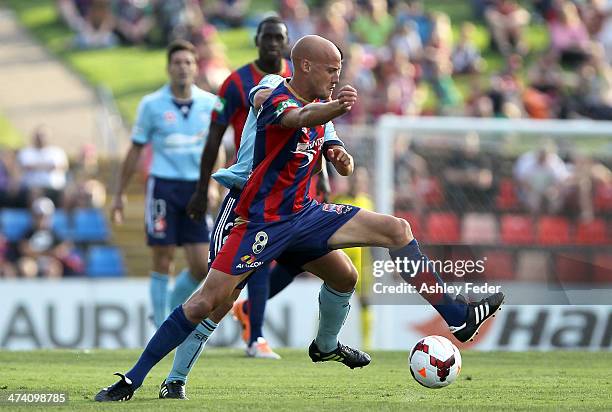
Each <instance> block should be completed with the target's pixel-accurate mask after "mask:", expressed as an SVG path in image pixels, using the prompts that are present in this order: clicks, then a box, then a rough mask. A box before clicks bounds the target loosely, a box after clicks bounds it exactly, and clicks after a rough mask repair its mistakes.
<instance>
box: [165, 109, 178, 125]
mask: <svg viewBox="0 0 612 412" xmlns="http://www.w3.org/2000/svg"><path fill="white" fill-rule="evenodd" d="M164 121H165V122H166V123H174V122H176V114H175V113H174V112H171V111H167V112H164Z"/></svg>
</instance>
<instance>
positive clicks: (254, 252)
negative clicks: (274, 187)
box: [212, 200, 359, 275]
mask: <svg viewBox="0 0 612 412" xmlns="http://www.w3.org/2000/svg"><path fill="white" fill-rule="evenodd" d="M358 211H359V208H358V207H356V206H350V205H340V204H331V203H318V202H316V201H314V200H313V201H312V202H311V203H310V204H309V205H308V206H305V207H304V209H303V210H302V211H300V212H299V213H297V214H296V215H294V216H292V217H291V218H289V219H285V220H282V221H279V222H270V223H260V222H247V223H241V224H238V225H236V224H233V225H232V227H231V231H230V233H229V236H227V239H226V240H225V242H223V245H222V247H221V249H220V250H219V251H218V252H216V254H215V260H214V262H212V267H213V268H214V269H217V270H220V271H222V272H225V273H229V274H232V275H241V274H243V273H245V272H248V271H249V270H253V269H257V268H258V267H260V266H262V265H263V264H265V263H268V262H270V261H272V260H277V261H278V262H279V263H282V264H291V265H292V266H300V267H301V266H302V265H304V264H306V263H307V262H310V261H312V260H315V259H318V258H319V257H322V256H324V255H326V254H328V253H329V252H331V250H332V249H330V248H329V247H328V245H327V242H328V240H329V238H330V237H332V235H333V234H334V233H336V231H337V230H338V229H340V227H342V226H343V225H344V224H345V223H346V222H348V221H349V220H351V219H352V218H353V216H355V214H357V212H358Z"/></svg>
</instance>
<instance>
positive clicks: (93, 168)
mask: <svg viewBox="0 0 612 412" xmlns="http://www.w3.org/2000/svg"><path fill="white" fill-rule="evenodd" d="M98 171H99V168H98V155H97V153H96V147H95V146H94V145H91V144H86V145H84V146H83V147H82V148H81V151H80V153H79V157H78V158H77V160H76V161H75V162H74V164H73V166H72V167H71V169H70V173H69V178H68V184H67V185H66V189H65V190H64V196H63V208H64V209H65V210H66V211H71V210H74V209H76V208H98V209H100V208H103V207H104V205H105V203H106V186H105V185H104V184H103V183H102V182H101V181H100V180H98Z"/></svg>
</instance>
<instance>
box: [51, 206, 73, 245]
mask: <svg viewBox="0 0 612 412" xmlns="http://www.w3.org/2000/svg"><path fill="white" fill-rule="evenodd" d="M70 226H71V225H70V219H69V218H68V215H67V214H66V211H65V210H63V209H56V210H55V213H54V214H53V230H54V231H55V233H57V235H58V236H59V237H60V238H61V239H64V240H66V239H68V240H70V239H72V229H71V227H70Z"/></svg>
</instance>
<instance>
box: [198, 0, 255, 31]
mask: <svg viewBox="0 0 612 412" xmlns="http://www.w3.org/2000/svg"><path fill="white" fill-rule="evenodd" d="M202 4H203V12H204V16H206V18H207V19H208V21H209V22H210V23H212V24H215V25H217V26H221V27H240V26H242V24H243V22H244V19H245V17H246V14H247V12H248V11H249V6H250V4H251V1H250V0H206V1H204V2H202Z"/></svg>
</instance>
